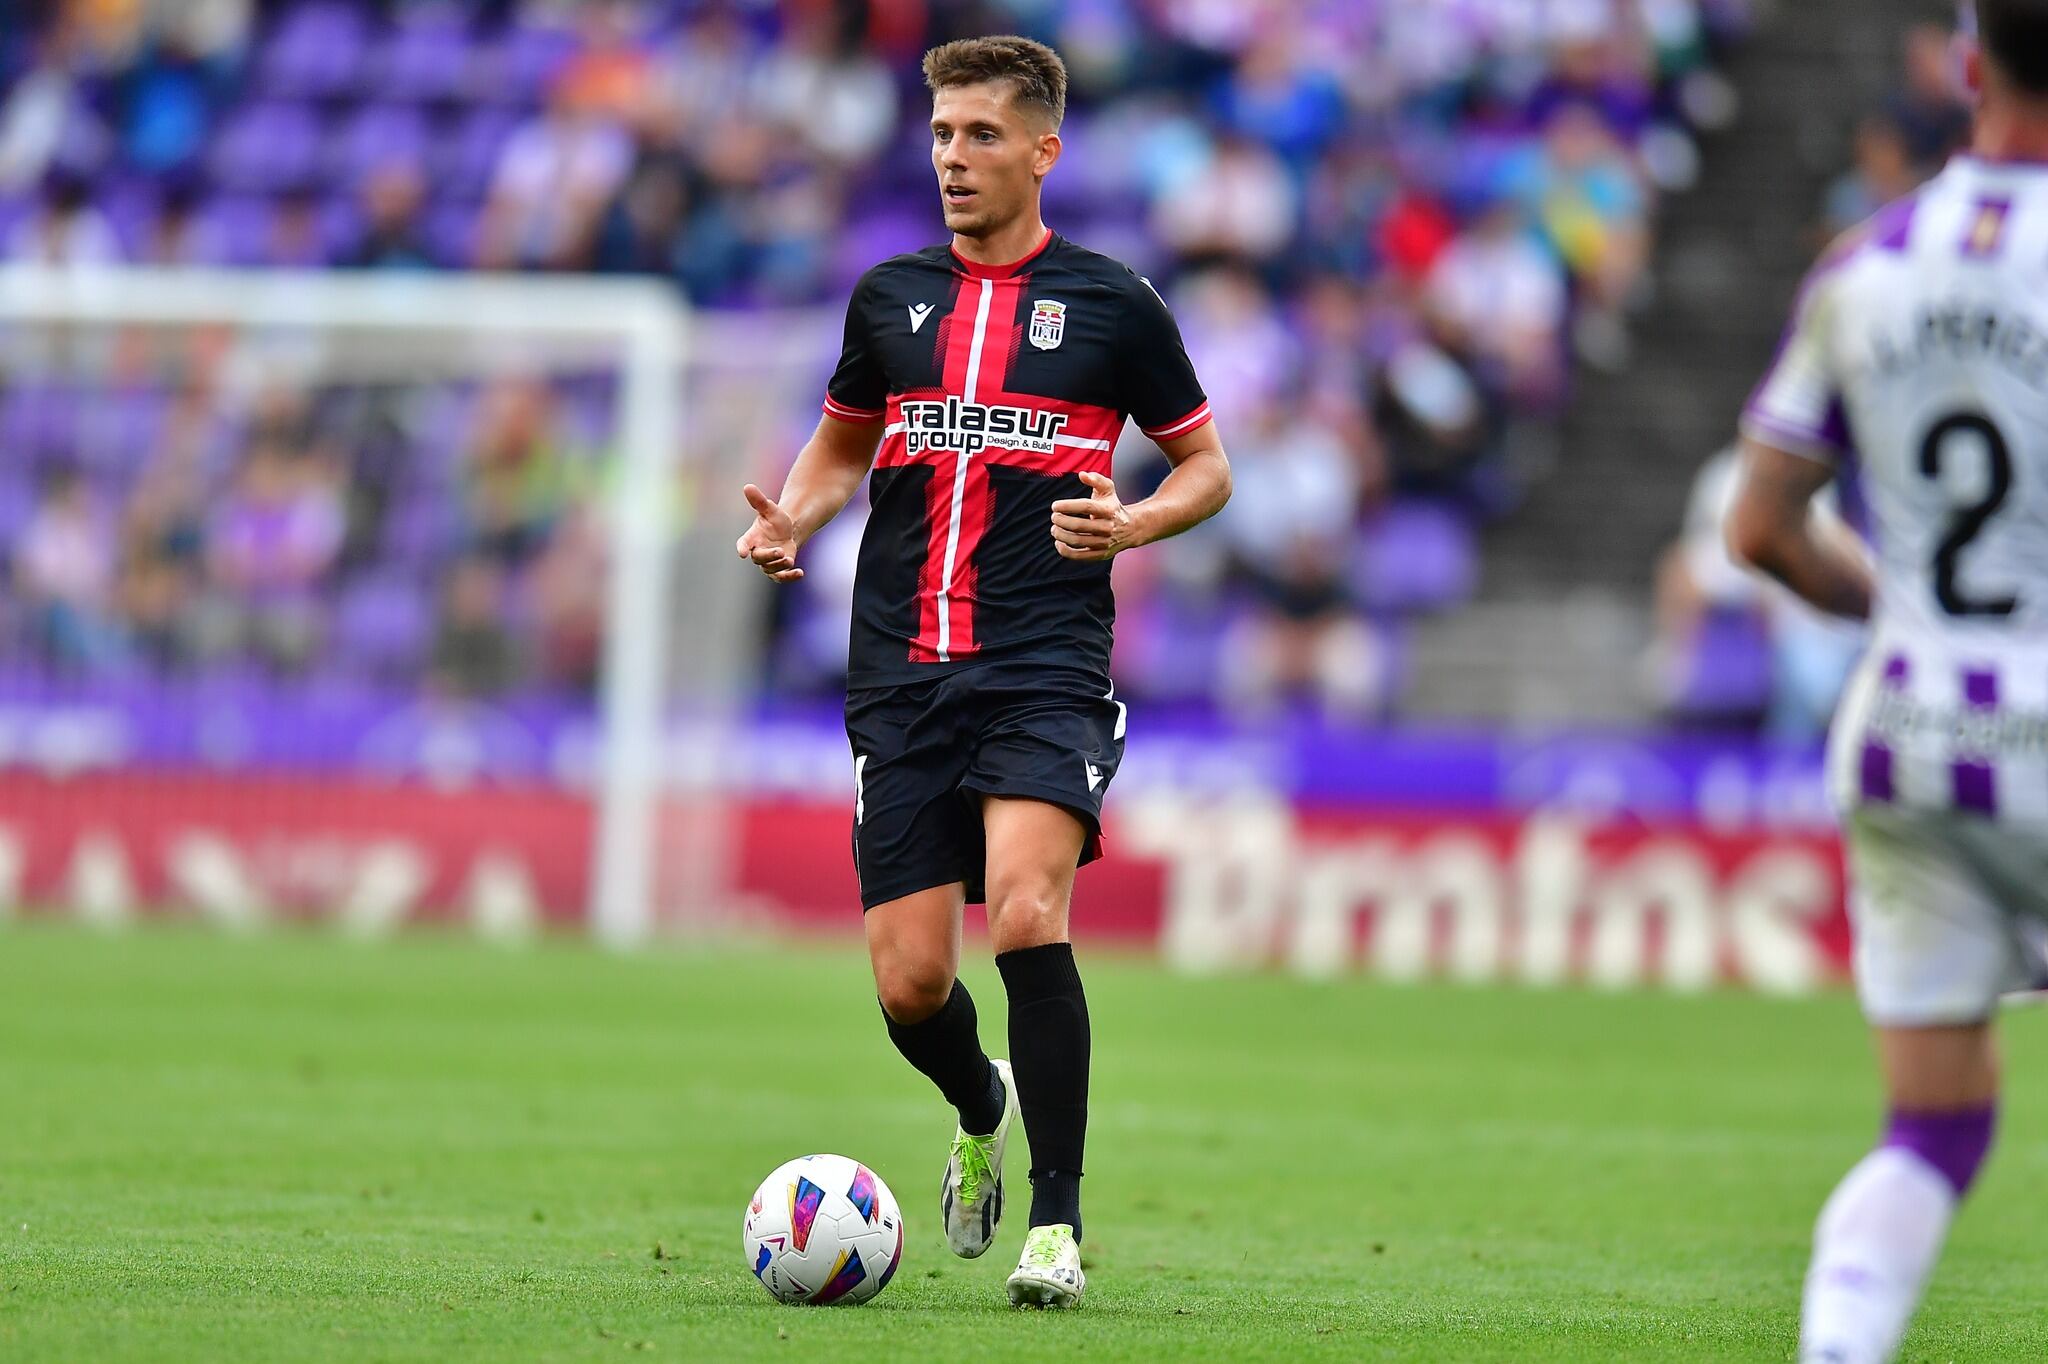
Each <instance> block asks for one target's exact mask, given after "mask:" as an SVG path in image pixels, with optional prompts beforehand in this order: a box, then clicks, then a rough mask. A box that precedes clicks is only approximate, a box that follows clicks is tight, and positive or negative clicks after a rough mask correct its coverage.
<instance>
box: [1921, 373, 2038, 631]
mask: <svg viewBox="0 0 2048 1364" xmlns="http://www.w3.org/2000/svg"><path fill="white" fill-rule="evenodd" d="M1964 432H1969V433H1971V434H1973V435H1975V436H1976V437H1977V438H1978V439H1979V440H1980V441H1982V442H1983V449H1984V456H1985V458H1986V459H1987V460H1989V461H1990V477H1989V479H1988V480H1987V485H1986V487H1985V489H1984V496H1983V497H1981V498H1979V499H1978V500H1977V501H1976V502H1974V503H1972V504H1971V505H1969V506H1967V507H1959V508H1957V509H1956V514H1955V517H1954V519H1953V520H1951V521H1950V522H1949V527H1948V534H1947V535H1945V536H1943V537H1942V541H1941V544H1940V545H1939V546H1937V547H1936V548H1935V551H1934V596H1935V599H1936V600H1937V601H1939V602H1940V603H1941V609H1942V610H1944V611H1946V612H1948V613H1949V614H1950V615H1951V616H2009V615H2011V614H2012V613H2013V612H2014V610H2016V609H2017V608H2018V606H2019V599H2018V598H2017V597H2014V596H2011V595H2007V596H2003V597H1969V596H1965V595H1964V593H1963V590H1962V588H1961V587H1960V586H1958V585H1957V583H1956V566H1957V561H1958V560H1960V559H1961V558H1962V554H1963V551H1964V550H1965V549H1967V548H1969V545H1970V542H1971V541H1972V540H1974V539H1976V538H1977V535H1978V534H1979V532H1981V531H1982V530H1983V529H1984V526H1985V523H1987V522H1988V521H1990V520H1991V518H1992V517H1993V516H1994V515H1996V514H1997V512H1998V509H1999V507H2001V506H2002V505H2004V503H2005V499H2006V495H2007V494H2008V493H2010V492H2011V491H2012V451H2011V449H2010V447H2008V446H2007V445H2006V443H2005V436H2004V434H2003V433H2002V432H2000V431H1999V429H1998V428H1997V427H1996V426H1995V425H1993V424H1992V422H1991V419H1990V418H1988V417H1986V416H1984V415H1983V414H1981V413H1977V412H1951V413H1949V414H1948V415H1947V416H1946V417H1943V418H1942V419H1941V420H1940V421H1938V422H1936V423H1935V424H1934V425H1933V426H1931V427H1929V428H1928V431H1927V438H1926V439H1925V440H1923V441H1921V442H1920V472H1921V473H1922V474H1924V475H1925V476H1926V477H1928V478H1930V479H1938V478H1940V477H1941V469H1942V464H1943V462H1944V461H1945V460H1946V458H1947V452H1948V450H1949V448H1950V447H1951V445H1952V444H1953V442H1954V438H1955V437H1956V436H1957V435H1959V434H1961V433H1964Z"/></svg>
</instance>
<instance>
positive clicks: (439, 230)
mask: <svg viewBox="0 0 2048 1364" xmlns="http://www.w3.org/2000/svg"><path fill="white" fill-rule="evenodd" d="M477 217H478V210H477V209H475V208H474V207H471V206H470V205H467V204H447V205H444V206H442V207H440V208H436V209H431V210H429V211H428V213H427V219H426V227H425V236H426V241H427V253H428V254H429V255H431V256H432V257H433V258H434V259H435V260H436V261H439V262H440V263H441V264H442V265H446V266H450V267H452V268H456V269H460V268H462V267H465V266H469V265H474V264H475V263H476V231H477Z"/></svg>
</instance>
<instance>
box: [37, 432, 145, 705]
mask: <svg viewBox="0 0 2048 1364" xmlns="http://www.w3.org/2000/svg"><path fill="white" fill-rule="evenodd" d="M113 546H114V537H113V535H112V533H111V527H110V526H109V525H108V524H107V521H106V518H105V517H104V516H103V515H102V514H101V512H100V510H99V509H98V508H97V507H95V506H94V505H93V499H92V496H91V493H90V492H89V490H88V489H87V487H86V484H85V480H84V479H83V478H81V477H80V476H79V474H78V471H77V470H75V469H71V468H57V469H53V470H51V471H50V472H49V473H47V474H45V475H44V477H43V480H42V488H41V492H40V495H39V497H38V499H37V504H36V510H35V515H34V516H33V517H32V518H31V519H30V520H29V523H28V528H27V529H26V530H25V531H23V532H22V537H21V543H20V545H19V546H18V547H17V548H16V551H15V589H16V591H18V592H19V593H20V594H21V597H22V602H23V605H24V606H26V607H27V608H28V612H29V620H30V625H31V628H32V630H33V631H34V638H35V642H36V649H37V652H38V653H39V654H40V655H41V656H42V658H43V659H44V661H45V662H47V663H49V664H50V665H51V666H52V667H55V668H58V669H61V670H63V671H65V672H70V673H103V672H106V671H108V670H109V669H111V668H112V666H113V665H114V664H115V662H116V661H117V660H118V658H119V656H120V652H121V644H120V635H119V633H118V631H117V630H116V628H115V625H114V622H113V620H112V616H111V610H110V608H111V606H112V590H113V586H114V550H113Z"/></svg>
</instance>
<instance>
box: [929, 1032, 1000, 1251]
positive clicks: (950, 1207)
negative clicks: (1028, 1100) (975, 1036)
mask: <svg viewBox="0 0 2048 1364" xmlns="http://www.w3.org/2000/svg"><path fill="white" fill-rule="evenodd" d="M990 1064H992V1065H993V1066H995V1068H996V1074H997V1075H999V1076H1001V1077H1002V1081H1003V1120H1002V1121H1001V1122H999V1123H997V1124H996V1130H995V1131H993V1132H991V1133H989V1134H988V1135H987V1136H985V1137H977V1136H974V1135H972V1134H970V1133H969V1132H967V1131H966V1130H964V1129H962V1128H960V1127H957V1126H956V1127H955V1128H954V1129H953V1153H952V1155H951V1156H949V1157H948V1158H947V1160H946V1182H945V1183H944V1184H942V1185H940V1186H939V1217H940V1220H941V1221H943V1222H944V1223H945V1224H946V1244H947V1245H948V1246H951V1247H952V1248H953V1253H954V1254H955V1255H958V1256H961V1257H963V1258H965V1259H969V1260H971V1259H973V1258H974V1257H975V1256H977V1255H979V1254H981V1253H982V1252H983V1251H985V1250H987V1249H988V1248H989V1243H990V1242H992V1241H994V1240H995V1239H996V1227H997V1226H998V1225H999V1224H1000V1223H1001V1222H1002V1220H1003V1148H1004V1147H1005V1146H1008V1145H1009V1144H1010V1124H1011V1123H1013V1122H1015V1121H1016V1119H1017V1082H1016V1080H1014V1079H1012V1078H1011V1076H1010V1063H1009V1062H1008V1061H994V1062H991V1063H990Z"/></svg>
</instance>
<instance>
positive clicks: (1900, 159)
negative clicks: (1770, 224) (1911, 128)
mask: <svg viewBox="0 0 2048 1364" xmlns="http://www.w3.org/2000/svg"><path fill="white" fill-rule="evenodd" d="M1921 178H1922V175H1921V171H1920V169H1919V167H1917V166H1916V165H1915V164H1914V161H1913V152H1912V149H1911V148H1910V147H1908V146H1907V145H1906V138H1905V134H1904V133H1903V132H1901V131H1900V128H1899V125H1898V124H1897V123H1896V122H1894V121H1893V119H1892V117H1891V116H1890V115H1889V114H1881V113H1880V114H1871V115H1869V116H1867V117H1866V118H1865V119H1864V120H1863V121H1862V122H1861V123H1860V124H1858V125H1857V127H1856V164H1855V165H1854V166H1853V167H1852V168H1850V169H1849V170H1846V171H1844V172H1842V174H1841V175H1840V176H1838V177H1836V179H1835V181H1834V183H1833V184H1832V185H1830V186H1829V187H1828V196H1827V208H1826V210H1825V213H1824V216H1823V219H1822V228H1823V241H1822V242H1821V243H1818V245H1824V244H1825V243H1826V242H1827V241H1832V240H1833V239H1834V238H1836V237H1838V236H1840V235H1841V234H1842V233H1844V232H1847V231H1848V230H1849V229H1850V228H1852V227H1854V226H1856V225H1857V224H1858V223H1860V222H1862V221H1863V220H1864V219H1865V218H1868V217H1869V216H1870V215H1871V214H1873V213H1875V212H1877V210H1879V209H1880V208H1883V207H1884V206H1885V205H1886V204H1888V203H1890V202H1892V200H1894V199H1898V198H1901V197H1903V196H1904V195H1907V194H1910V193H1911V192H1912V191H1913V189H1914V188H1915V187H1916V186H1918V185H1919V183H1920V181H1921Z"/></svg>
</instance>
